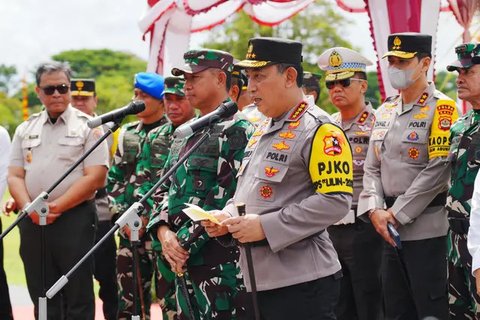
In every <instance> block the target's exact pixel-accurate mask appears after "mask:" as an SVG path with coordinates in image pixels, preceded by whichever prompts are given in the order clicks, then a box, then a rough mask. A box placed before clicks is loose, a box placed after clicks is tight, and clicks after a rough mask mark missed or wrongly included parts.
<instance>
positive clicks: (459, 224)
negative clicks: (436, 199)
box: [448, 209, 470, 234]
mask: <svg viewBox="0 0 480 320" xmlns="http://www.w3.org/2000/svg"><path fill="white" fill-rule="evenodd" d="M448 224H449V225H450V230H452V231H453V232H454V233H457V234H467V233H468V229H469V228H470V218H469V217H466V216H465V215H464V214H463V213H460V212H457V211H453V210H451V209H449V210H448Z"/></svg>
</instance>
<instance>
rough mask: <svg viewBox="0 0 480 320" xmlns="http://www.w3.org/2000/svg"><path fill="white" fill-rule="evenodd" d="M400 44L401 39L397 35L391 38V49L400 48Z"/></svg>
mask: <svg viewBox="0 0 480 320" xmlns="http://www.w3.org/2000/svg"><path fill="white" fill-rule="evenodd" d="M401 45H402V40H400V38H399V37H395V39H393V47H392V49H393V50H398V49H400V46H401Z"/></svg>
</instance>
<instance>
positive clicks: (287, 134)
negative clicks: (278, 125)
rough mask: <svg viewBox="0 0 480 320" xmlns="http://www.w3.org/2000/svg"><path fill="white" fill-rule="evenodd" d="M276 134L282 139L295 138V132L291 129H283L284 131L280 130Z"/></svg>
mask: <svg viewBox="0 0 480 320" xmlns="http://www.w3.org/2000/svg"><path fill="white" fill-rule="evenodd" d="M278 136H279V137H280V138H283V139H293V138H295V133H293V132H292V131H285V132H280V133H279V134H278Z"/></svg>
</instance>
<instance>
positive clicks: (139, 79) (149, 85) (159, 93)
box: [134, 72, 164, 99]
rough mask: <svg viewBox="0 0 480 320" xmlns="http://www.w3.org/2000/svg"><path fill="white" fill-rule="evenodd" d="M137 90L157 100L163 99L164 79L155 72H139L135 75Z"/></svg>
mask: <svg viewBox="0 0 480 320" xmlns="http://www.w3.org/2000/svg"><path fill="white" fill-rule="evenodd" d="M134 85H135V88H138V89H140V90H142V91H143V92H145V93H147V94H149V95H151V96H152V97H154V98H156V99H163V90H164V81H163V77H162V76H160V75H158V74H156V73H153V72H139V73H137V74H136V75H135V84H134Z"/></svg>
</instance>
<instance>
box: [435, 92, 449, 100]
mask: <svg viewBox="0 0 480 320" xmlns="http://www.w3.org/2000/svg"><path fill="white" fill-rule="evenodd" d="M433 96H434V97H435V98H436V99H442V100H453V99H452V98H450V97H449V96H447V95H446V94H445V93H443V92H441V91H438V90H435V91H434V92H433Z"/></svg>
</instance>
